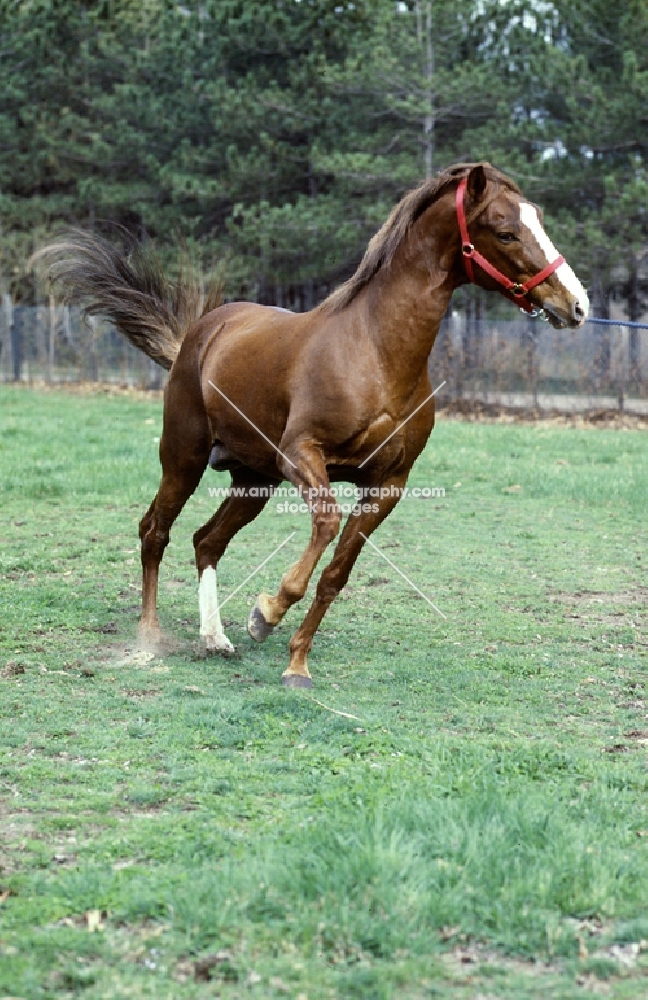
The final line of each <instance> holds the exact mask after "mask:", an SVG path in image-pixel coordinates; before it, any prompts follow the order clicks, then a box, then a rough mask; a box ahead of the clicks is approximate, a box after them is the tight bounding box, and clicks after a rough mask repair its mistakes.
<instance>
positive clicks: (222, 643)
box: [205, 635, 236, 657]
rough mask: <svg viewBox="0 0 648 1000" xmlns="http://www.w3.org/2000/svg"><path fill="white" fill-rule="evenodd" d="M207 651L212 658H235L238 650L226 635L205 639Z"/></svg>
mask: <svg viewBox="0 0 648 1000" xmlns="http://www.w3.org/2000/svg"><path fill="white" fill-rule="evenodd" d="M205 650H206V652H207V653H208V654H209V655H210V656H225V657H230V656H234V655H235V653H236V650H235V649H234V646H233V645H232V643H231V642H230V641H229V639H228V638H227V636H226V635H221V636H216V637H214V638H211V637H210V638H208V639H205Z"/></svg>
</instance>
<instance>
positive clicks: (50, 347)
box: [45, 292, 56, 383]
mask: <svg viewBox="0 0 648 1000" xmlns="http://www.w3.org/2000/svg"><path fill="white" fill-rule="evenodd" d="M55 334H56V305H55V303H54V296H53V295H52V293H51V292H50V294H49V326H48V328H47V368H46V374H45V380H46V381H47V382H48V383H49V382H52V381H53V379H54V336H55Z"/></svg>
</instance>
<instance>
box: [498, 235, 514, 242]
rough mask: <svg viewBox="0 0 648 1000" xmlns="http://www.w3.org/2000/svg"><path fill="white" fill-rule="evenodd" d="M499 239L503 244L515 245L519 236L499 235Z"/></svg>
mask: <svg viewBox="0 0 648 1000" xmlns="http://www.w3.org/2000/svg"><path fill="white" fill-rule="evenodd" d="M497 238H498V240H500V241H501V242H502V243H513V242H514V241H515V240H516V239H517V236H516V235H515V233H498V234H497Z"/></svg>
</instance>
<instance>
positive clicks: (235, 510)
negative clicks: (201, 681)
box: [194, 470, 273, 656]
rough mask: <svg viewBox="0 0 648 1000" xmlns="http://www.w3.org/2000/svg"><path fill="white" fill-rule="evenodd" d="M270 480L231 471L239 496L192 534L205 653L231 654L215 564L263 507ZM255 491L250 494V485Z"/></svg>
mask: <svg viewBox="0 0 648 1000" xmlns="http://www.w3.org/2000/svg"><path fill="white" fill-rule="evenodd" d="M272 485H273V484H272V483H271V481H270V480H267V481H266V480H263V481H260V480H259V479H258V478H256V477H254V478H253V477H251V476H250V475H248V474H247V473H246V472H245V471H243V470H237V471H236V472H234V473H233V474H232V489H233V490H237V491H238V492H239V493H240V491H241V489H243V490H244V492H243V493H242V494H240V495H238V496H235V495H230V496H228V497H227V498H226V499H225V500H224V501H223V503H222V504H221V505H220V507H219V508H218V510H217V511H216V513H215V514H214V516H213V517H212V518H210V520H209V521H208V522H207V523H206V524H204V525H203V526H202V528H199V529H198V531H197V532H196V534H195V535H194V549H195V552H196V566H197V569H198V581H199V582H198V600H199V606H200V636H201V638H202V639H203V641H204V643H205V647H206V649H207V652H208V653H218V654H220V655H221V656H231V655H232V653H233V652H234V646H233V645H232V643H231V642H230V640H229V639H228V638H227V636H226V634H225V630H224V628H223V623H222V621H221V616H220V604H219V601H218V584H217V576H216V567H217V565H218V562H219V560H220V558H221V556H222V555H223V552H224V551H225V549H226V548H227V546H228V545H229V543H230V541H231V540H232V538H233V537H234V535H235V534H236V533H237V532H238V531H240V530H241V528H243V527H245V525H246V524H249V523H250V521H253V520H254V518H255V517H256V516H257V514H260V512H261V511H262V510H263V508H264V507H265V505H266V503H267V502H268V499H269V497H270V494H271V492H272ZM253 486H254V487H255V490H254V492H255V494H257V495H252V496H251V495H250V493H251V489H252V487H253Z"/></svg>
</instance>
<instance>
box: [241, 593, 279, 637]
mask: <svg viewBox="0 0 648 1000" xmlns="http://www.w3.org/2000/svg"><path fill="white" fill-rule="evenodd" d="M273 628H274V625H271V624H270V623H269V622H267V621H266V620H265V618H264V617H263V612H262V611H261V608H260V607H259V601H258V599H257V602H256V604H255V605H254V607H253V608H252V610H251V611H250V615H249V617H248V620H247V630H248V633H249V635H251V636H252V638H253V639H254V641H255V642H264V641H265V640H266V639H267V638H268V636H269V635H270V633H271V632H272V630H273Z"/></svg>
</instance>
